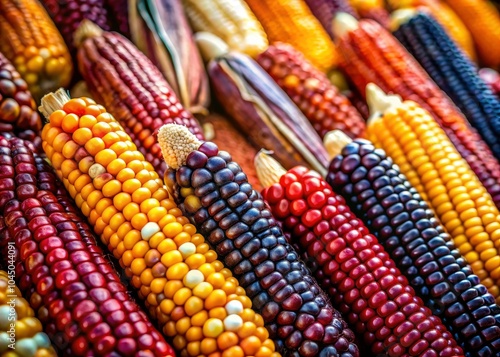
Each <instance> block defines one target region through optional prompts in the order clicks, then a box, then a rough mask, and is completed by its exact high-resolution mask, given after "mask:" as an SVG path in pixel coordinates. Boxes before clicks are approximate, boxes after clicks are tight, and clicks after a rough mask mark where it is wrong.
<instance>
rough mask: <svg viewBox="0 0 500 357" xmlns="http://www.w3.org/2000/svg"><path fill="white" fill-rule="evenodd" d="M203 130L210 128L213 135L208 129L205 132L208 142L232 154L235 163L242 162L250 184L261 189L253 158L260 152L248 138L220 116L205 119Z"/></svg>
mask: <svg viewBox="0 0 500 357" xmlns="http://www.w3.org/2000/svg"><path fill="white" fill-rule="evenodd" d="M203 128H204V129H205V128H210V131H211V132H212V133H213V135H211V136H210V137H209V136H208V133H207V129H205V130H204V131H205V135H206V136H207V140H210V141H212V142H213V143H215V145H217V146H218V147H219V148H220V149H221V150H224V151H227V152H230V153H231V156H232V157H233V159H234V160H235V161H237V162H241V168H242V169H243V171H245V173H246V175H247V177H248V182H249V183H250V184H251V185H252V186H253V187H254V188H257V189H261V187H260V183H259V179H258V178H257V173H256V172H255V167H254V166H253V158H254V157H255V155H256V154H257V151H258V150H257V149H256V148H255V147H254V146H253V145H251V144H250V143H249V142H248V140H247V138H245V136H244V135H242V134H241V132H240V131H239V130H237V129H236V128H235V127H234V125H232V124H231V122H230V121H229V120H228V119H226V118H224V117H222V116H220V115H210V116H208V117H205V118H203Z"/></svg>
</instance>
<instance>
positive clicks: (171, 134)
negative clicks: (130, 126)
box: [158, 124, 201, 170]
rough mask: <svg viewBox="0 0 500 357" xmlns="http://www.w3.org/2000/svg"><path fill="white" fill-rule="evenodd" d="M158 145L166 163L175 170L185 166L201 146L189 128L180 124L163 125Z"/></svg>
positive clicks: (159, 132) (159, 133) (159, 131)
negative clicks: (192, 153) (189, 157)
mask: <svg viewBox="0 0 500 357" xmlns="http://www.w3.org/2000/svg"><path fill="white" fill-rule="evenodd" d="M158 143H159V144H160V147H161V152H162V154H163V158H164V159H165V162H166V163H167V165H168V166H169V167H171V168H172V169H174V170H177V169H178V168H179V167H181V166H182V165H185V164H186V160H187V157H188V156H189V154H190V153H191V152H193V151H194V150H197V149H198V148H199V147H200V145H201V141H199V140H198V139H197V138H196V136H195V135H193V134H192V133H191V132H190V131H189V129H188V128H187V127H185V126H183V125H178V124H166V125H163V126H162V127H161V128H160V130H158Z"/></svg>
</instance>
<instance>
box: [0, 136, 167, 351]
mask: <svg viewBox="0 0 500 357" xmlns="http://www.w3.org/2000/svg"><path fill="white" fill-rule="evenodd" d="M0 146H1V149H2V154H3V158H4V160H5V161H6V162H9V163H10V165H9V168H10V172H12V173H13V175H12V176H13V181H14V182H16V184H17V185H16V188H15V196H16V197H15V198H14V199H13V200H10V201H9V202H7V203H6V204H5V206H4V207H1V210H2V211H3V214H4V216H5V223H6V226H7V227H8V230H9V239H11V240H10V241H11V242H12V243H14V244H15V246H16V247H19V250H20V251H19V256H18V259H20V260H19V261H20V262H21V264H22V265H23V268H24V270H23V275H24V277H18V278H19V279H21V280H24V282H26V281H29V283H30V285H31V286H33V287H35V289H34V293H33V294H32V295H31V297H30V298H31V303H32V305H33V306H34V307H35V309H36V310H37V311H38V315H39V318H40V320H41V322H42V324H43V325H44V326H46V331H47V332H48V334H49V336H50V337H51V338H53V342H54V343H55V345H56V346H57V347H58V349H59V350H60V351H61V353H62V354H63V355H65V356H68V355H74V356H86V355H107V354H109V353H111V352H120V353H121V354H124V355H136V354H137V355H145V356H146V355H147V356H173V350H172V349H171V347H170V346H169V345H168V344H167V343H166V342H165V341H164V339H163V337H162V336H161V335H160V334H159V333H158V331H156V329H155V328H154V327H153V325H152V324H151V323H150V322H149V321H148V319H147V318H146V316H145V315H144V313H142V312H141V311H140V309H139V307H138V306H137V305H136V304H135V303H134V302H133V301H132V300H131V299H130V297H129V296H128V294H127V293H126V290H125V287H124V286H123V285H122V284H121V283H120V280H119V278H118V276H117V275H116V274H115V273H113V270H112V268H111V266H110V265H109V263H108V262H107V261H106V260H104V259H103V257H102V254H99V253H100V251H99V250H98V248H97V247H96V246H95V243H93V242H92V241H86V240H85V239H84V238H83V237H82V236H81V235H80V234H79V231H78V228H77V227H76V225H75V224H74V223H73V222H72V220H71V217H70V216H68V215H67V214H66V213H65V211H64V209H63V207H62V206H61V205H60V204H58V203H57V198H56V197H55V196H54V195H53V193H51V192H49V191H45V190H43V189H38V187H37V183H38V185H40V182H44V180H46V179H47V178H48V177H47V174H48V172H44V171H43V169H42V170H39V168H41V166H40V161H39V162H38V165H37V163H36V161H35V156H34V155H33V153H32V152H31V151H30V150H29V148H28V147H27V146H26V145H24V143H23V142H22V141H20V140H18V139H11V140H7V139H5V138H1V139H0ZM40 160H41V159H40ZM52 179H54V177H52ZM52 181H53V180H52ZM40 186H41V185H40ZM21 289H22V286H21Z"/></svg>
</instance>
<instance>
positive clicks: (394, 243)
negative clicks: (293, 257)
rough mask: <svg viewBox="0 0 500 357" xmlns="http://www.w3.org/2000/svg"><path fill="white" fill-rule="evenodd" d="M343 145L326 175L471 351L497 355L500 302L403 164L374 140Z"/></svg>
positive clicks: (498, 348)
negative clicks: (373, 142)
mask: <svg viewBox="0 0 500 357" xmlns="http://www.w3.org/2000/svg"><path fill="white" fill-rule="evenodd" d="M335 141H336V142H337V143H338V142H339V141H341V140H335ZM337 145H338V144H337ZM337 152H340V155H338V156H336V157H335V158H334V159H333V161H332V163H331V165H330V169H329V173H328V176H327V182H328V183H330V184H331V185H332V187H333V189H334V190H335V191H336V192H338V193H340V194H341V195H342V196H343V197H345V198H346V199H347V203H348V204H349V206H350V207H351V209H352V210H353V211H354V212H355V213H357V214H358V215H359V217H361V218H362V219H363V221H364V222H365V224H366V225H367V227H368V228H369V229H370V231H371V232H373V233H374V234H375V235H376V237H377V238H378V241H379V242H380V243H381V244H382V245H383V246H384V248H385V249H386V251H387V252H388V253H389V255H390V256H391V258H392V259H394V261H395V262H396V265H397V266H398V268H399V269H401V272H402V273H403V274H405V275H406V277H407V278H408V280H409V282H410V284H411V285H412V286H413V288H414V289H415V290H416V292H417V294H419V296H420V297H421V298H422V300H423V301H424V303H425V304H426V305H427V306H428V307H429V308H430V309H431V310H432V311H433V313H434V314H435V315H437V316H439V317H441V318H442V321H443V323H444V324H445V325H446V326H447V327H448V329H449V330H450V331H451V332H452V333H453V335H454V337H455V339H456V341H457V342H458V343H459V344H460V345H461V346H462V348H463V349H464V352H465V355H466V356H470V357H472V356H478V357H479V356H496V355H498V353H499V352H500V307H499V306H498V305H496V304H495V299H494V297H493V296H492V295H491V294H489V293H488V291H487V289H486V287H485V286H484V285H482V284H481V283H480V281H479V278H478V277H477V276H476V275H474V274H473V273H472V271H471V268H470V267H469V266H468V264H467V261H466V260H465V259H464V258H463V257H461V255H460V253H459V252H458V250H457V249H456V248H455V246H454V244H453V243H452V241H451V239H450V236H449V235H448V234H447V233H445V231H444V229H443V227H442V226H441V225H440V224H439V223H438V220H437V218H436V217H435V216H434V214H433V213H432V211H431V210H430V209H429V207H428V206H427V204H426V203H425V202H424V200H422V198H421V197H420V195H419V194H418V193H417V190H416V189H415V188H414V187H413V186H412V185H411V184H410V183H409V182H408V181H407V179H406V177H405V176H404V175H403V174H401V172H400V171H399V167H398V166H397V165H394V163H393V161H392V159H391V158H389V157H388V156H386V154H385V152H384V151H383V150H381V149H376V148H375V146H374V145H373V144H372V143H371V142H369V141H367V140H362V139H357V140H354V141H353V142H352V143H350V144H348V145H346V146H344V147H342V145H340V146H339V149H338V151H337Z"/></svg>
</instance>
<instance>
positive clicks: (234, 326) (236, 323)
mask: <svg viewBox="0 0 500 357" xmlns="http://www.w3.org/2000/svg"><path fill="white" fill-rule="evenodd" d="M241 326H243V319H242V318H241V317H240V316H238V315H229V316H227V317H226V318H225V319H224V328H225V329H226V331H238V330H239V329H240V327H241Z"/></svg>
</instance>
